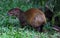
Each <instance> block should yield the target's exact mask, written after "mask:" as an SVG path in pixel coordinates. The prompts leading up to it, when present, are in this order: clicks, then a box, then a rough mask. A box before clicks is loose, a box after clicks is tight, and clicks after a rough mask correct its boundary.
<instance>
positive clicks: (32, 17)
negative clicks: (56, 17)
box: [25, 8, 46, 31]
mask: <svg viewBox="0 0 60 38" xmlns="http://www.w3.org/2000/svg"><path fill="white" fill-rule="evenodd" d="M25 17H26V21H27V23H28V24H29V25H31V26H32V27H34V28H35V29H36V30H38V31H42V28H43V25H44V24H45V23H46V17H45V14H44V13H43V12H42V11H41V10H39V9H36V8H31V9H29V10H27V11H26V12H25Z"/></svg>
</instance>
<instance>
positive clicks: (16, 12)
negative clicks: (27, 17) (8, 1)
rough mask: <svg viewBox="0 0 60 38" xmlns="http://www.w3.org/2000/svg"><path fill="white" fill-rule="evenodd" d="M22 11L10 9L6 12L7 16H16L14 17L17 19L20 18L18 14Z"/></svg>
mask: <svg viewBox="0 0 60 38" xmlns="http://www.w3.org/2000/svg"><path fill="white" fill-rule="evenodd" d="M22 12H23V11H22V10H20V9H19V8H13V9H10V10H9V11H8V15H9V16H16V17H19V16H20V13H22Z"/></svg>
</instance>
